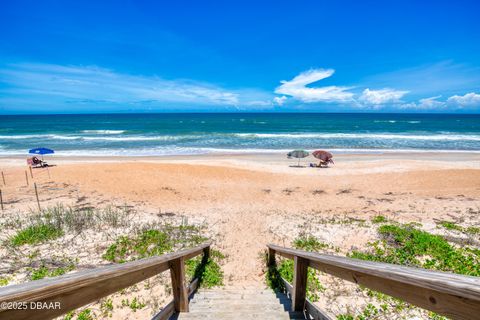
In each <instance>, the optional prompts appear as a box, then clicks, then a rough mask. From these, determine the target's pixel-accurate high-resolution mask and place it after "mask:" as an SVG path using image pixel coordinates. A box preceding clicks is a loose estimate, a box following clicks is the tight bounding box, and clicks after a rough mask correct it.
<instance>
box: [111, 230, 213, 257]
mask: <svg viewBox="0 0 480 320" xmlns="http://www.w3.org/2000/svg"><path fill="white" fill-rule="evenodd" d="M200 231H201V229H200V228H199V227H197V226H191V225H181V226H172V225H163V226H160V227H159V228H158V229H145V230H143V231H141V232H139V233H138V234H137V235H136V236H133V237H130V236H121V237H119V238H118V239H117V240H116V241H115V243H113V244H112V245H110V246H109V247H108V248H107V250H106V252H105V254H104V255H103V258H104V259H105V260H108V261H112V262H118V263H123V262H126V261H132V260H137V259H141V258H145V257H151V256H155V255H162V254H164V253H166V252H171V251H173V250H176V249H179V248H185V247H193V246H196V245H198V244H200V243H202V242H204V241H205V240H207V238H205V237H203V236H201V235H200Z"/></svg>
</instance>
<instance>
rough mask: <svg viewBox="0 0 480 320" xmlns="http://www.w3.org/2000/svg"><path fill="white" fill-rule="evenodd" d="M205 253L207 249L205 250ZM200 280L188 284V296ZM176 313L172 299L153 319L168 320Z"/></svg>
mask: <svg viewBox="0 0 480 320" xmlns="http://www.w3.org/2000/svg"><path fill="white" fill-rule="evenodd" d="M204 254H205V251H204ZM198 283H199V280H198V278H195V279H194V280H193V281H192V282H190V285H189V286H188V298H189V299H191V298H192V296H193V294H194V293H195V292H196V291H197V288H198ZM174 313H175V305H174V301H173V300H172V301H170V302H169V303H168V304H167V305H166V306H165V307H164V308H163V309H162V310H160V311H159V312H158V313H157V314H155V315H154V316H153V317H152V319H151V320H167V319H170V317H171V316H172V315H173V314H174Z"/></svg>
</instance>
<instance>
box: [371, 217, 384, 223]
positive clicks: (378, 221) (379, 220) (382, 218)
mask: <svg viewBox="0 0 480 320" xmlns="http://www.w3.org/2000/svg"><path fill="white" fill-rule="evenodd" d="M387 221H388V220H387V218H385V217H384V216H382V215H378V216H375V217H373V219H372V222H373V223H385V222H387Z"/></svg>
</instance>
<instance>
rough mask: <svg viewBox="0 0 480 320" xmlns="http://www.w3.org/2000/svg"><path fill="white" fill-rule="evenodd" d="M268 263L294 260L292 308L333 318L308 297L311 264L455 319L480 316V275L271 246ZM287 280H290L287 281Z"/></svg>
mask: <svg viewBox="0 0 480 320" xmlns="http://www.w3.org/2000/svg"><path fill="white" fill-rule="evenodd" d="M267 247H268V254H269V258H268V263H269V265H270V267H271V268H274V267H275V263H276V262H275V255H276V254H278V255H280V256H283V257H285V258H288V259H293V260H294V276H293V284H292V285H290V284H288V283H286V288H287V290H289V291H290V292H291V297H292V309H293V310H292V311H305V310H306V311H307V313H310V314H311V315H312V316H313V317H314V318H315V319H330V318H329V316H328V315H326V314H325V313H323V312H322V311H321V310H320V309H318V308H316V307H315V306H314V305H313V304H312V303H311V302H309V301H308V300H307V299H306V286H307V270H308V267H311V268H314V269H316V270H319V271H322V272H325V273H328V274H330V275H333V276H336V277H339V278H342V279H345V280H348V281H351V282H354V283H357V284H359V285H362V286H365V287H367V288H370V289H372V290H375V291H379V292H383V293H385V294H387V295H390V296H392V297H396V298H399V299H401V300H404V301H406V302H409V303H411V304H413V305H416V306H419V307H421V308H424V309H427V310H430V311H433V312H436V313H438V314H441V315H444V316H447V317H450V318H452V319H480V277H470V276H462V275H457V274H451V273H446V272H439V271H431V270H425V269H419V268H411V267H404V266H398V265H393V264H387V263H379V262H370V261H363V260H358V259H351V258H345V257H340V256H333V255H326V254H319V253H312V252H306V251H302V250H295V249H289V248H284V247H280V246H276V245H272V244H270V245H268V246H267ZM285 282H286V281H285Z"/></svg>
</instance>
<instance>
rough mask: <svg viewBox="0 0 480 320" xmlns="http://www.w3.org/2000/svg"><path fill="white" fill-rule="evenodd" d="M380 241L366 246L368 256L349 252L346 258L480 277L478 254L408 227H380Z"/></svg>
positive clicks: (474, 250) (439, 237) (362, 253)
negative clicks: (369, 249) (369, 248)
mask: <svg viewBox="0 0 480 320" xmlns="http://www.w3.org/2000/svg"><path fill="white" fill-rule="evenodd" d="M378 232H379V233H380V235H381V236H382V241H375V242H373V243H371V244H370V246H371V249H372V250H371V251H370V252H366V253H365V252H359V251H353V252H352V253H351V254H350V256H351V257H352V258H358V259H362V260H370V261H380V262H387V263H394V264H400V265H407V266H417V267H423V268H426V269H435V270H442V271H450V272H454V273H459V274H465V275H471V276H479V275H480V252H479V250H477V249H469V248H456V247H454V246H453V245H451V244H450V243H448V241H447V240H445V239H444V238H443V237H441V236H439V235H433V234H430V233H428V232H425V231H422V230H419V229H416V228H415V227H414V226H412V225H393V224H389V225H383V226H381V227H379V228H378Z"/></svg>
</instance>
